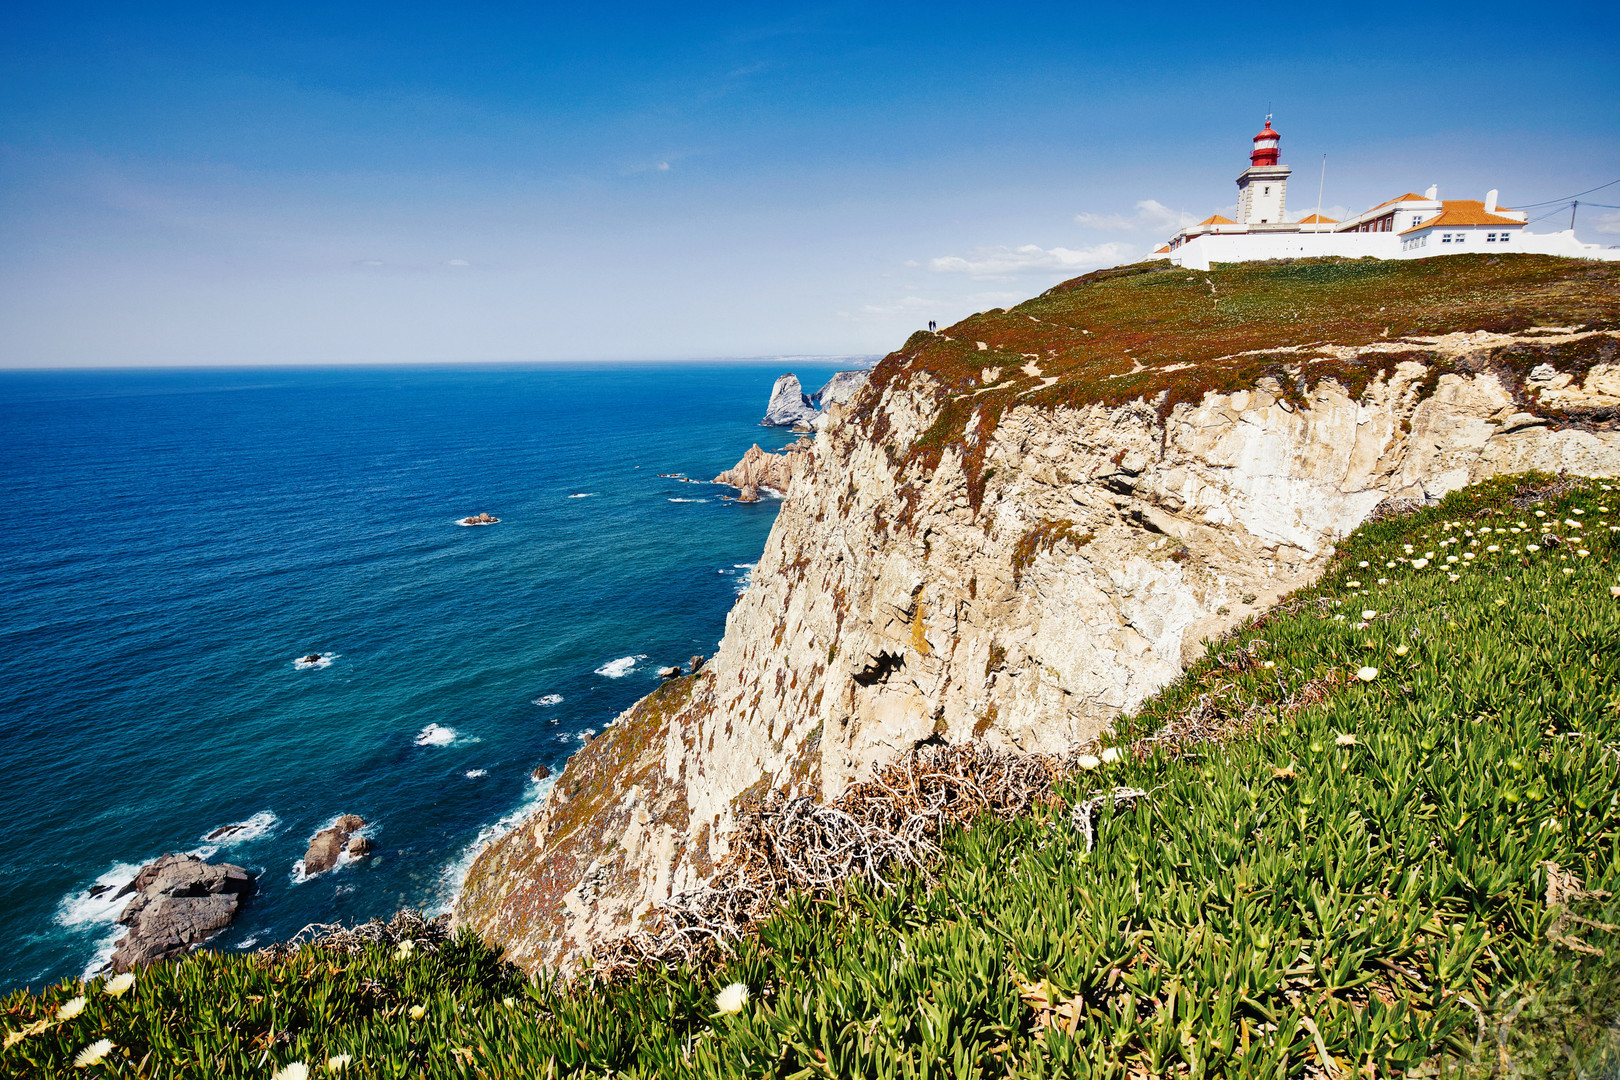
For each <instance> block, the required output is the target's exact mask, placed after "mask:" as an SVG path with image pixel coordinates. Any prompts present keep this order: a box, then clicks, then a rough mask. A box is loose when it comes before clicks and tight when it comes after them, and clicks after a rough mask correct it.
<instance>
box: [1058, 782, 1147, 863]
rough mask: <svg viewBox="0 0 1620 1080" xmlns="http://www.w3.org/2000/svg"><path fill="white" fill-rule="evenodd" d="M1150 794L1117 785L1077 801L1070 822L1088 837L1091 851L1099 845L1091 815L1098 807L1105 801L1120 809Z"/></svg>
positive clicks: (1071, 812)
mask: <svg viewBox="0 0 1620 1080" xmlns="http://www.w3.org/2000/svg"><path fill="white" fill-rule="evenodd" d="M1150 794H1151V793H1150V792H1146V791H1143V790H1142V789H1141V788H1134V787H1117V788H1115V789H1114V790H1113V791H1105V792H1103V793H1102V794H1101V795H1095V796H1093V797H1091V798H1089V799H1087V800H1086V801H1085V802H1080V803H1075V804H1074V808H1073V809H1072V810H1070V811H1069V824H1071V825H1073V826H1074V827H1075V829H1076V830H1077V831H1078V832H1079V833H1080V835H1081V836H1084V837H1085V838H1086V850H1087V851H1090V850H1091V849H1092V848H1094V847H1096V846H1097V835H1096V832H1095V830H1094V827H1093V826H1092V824H1091V815H1092V814H1095V813H1096V812H1097V809H1098V807H1100V806H1102V805H1103V803H1106V802H1112V803H1113V804H1114V809H1116V810H1118V809H1119V808H1120V807H1122V806H1129V805H1130V804H1131V803H1133V802H1135V801H1136V800H1137V799H1146V798H1148V797H1149V795H1150Z"/></svg>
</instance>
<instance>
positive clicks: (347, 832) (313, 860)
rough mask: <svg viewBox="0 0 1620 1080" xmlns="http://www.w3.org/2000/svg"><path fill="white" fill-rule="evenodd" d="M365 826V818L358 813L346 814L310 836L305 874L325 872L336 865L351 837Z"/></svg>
mask: <svg viewBox="0 0 1620 1080" xmlns="http://www.w3.org/2000/svg"><path fill="white" fill-rule="evenodd" d="M365 827H366V820H365V818H362V817H360V816H359V815H358V814H344V815H343V816H342V817H340V818H338V819H337V821H335V822H333V823H332V824H331V825H330V826H328V827H327V828H324V829H322V830H321V831H320V832H318V833H316V834H315V835H314V836H312V837H310V838H309V850H308V851H306V852H304V876H305V877H314V876H315V875H316V874H324V873H326V872H327V871H328V870H330V869H332V867H334V866H336V865H337V861H338V855H339V854H340V853H341V852H342V851H343V849H344V847H345V846H347V845H348V843H349V837H350V836H352V835H353V834H354V833H357V832H359V831H360V830H361V829H363V828H365Z"/></svg>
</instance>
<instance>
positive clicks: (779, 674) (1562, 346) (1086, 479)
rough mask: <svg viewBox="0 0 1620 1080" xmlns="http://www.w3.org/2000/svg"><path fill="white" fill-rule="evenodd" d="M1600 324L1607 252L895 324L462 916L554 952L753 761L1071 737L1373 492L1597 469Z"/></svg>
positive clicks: (1339, 267) (646, 874) (1237, 275)
mask: <svg viewBox="0 0 1620 1080" xmlns="http://www.w3.org/2000/svg"><path fill="white" fill-rule="evenodd" d="M1617 325H1620V268H1614V267H1592V266H1591V265H1590V264H1586V263H1577V262H1573V261H1565V260H1555V259H1548V258H1537V257H1518V258H1514V257H1508V258H1503V259H1486V258H1483V257H1478V258H1476V257H1461V258H1451V259H1444V260H1439V259H1437V260H1428V261H1425V262H1411V263H1391V264H1384V263H1375V262H1372V261H1362V262H1333V261H1312V262H1302V263H1296V264H1281V265H1264V264H1246V265H1243V266H1237V267H1230V268H1218V269H1217V270H1215V271H1213V272H1211V273H1208V274H1196V275H1193V274H1187V273H1186V272H1184V271H1180V270H1173V269H1168V268H1166V267H1165V266H1164V265H1163V264H1157V265H1155V264H1147V265H1143V266H1135V267H1125V268H1120V269H1118V270H1116V271H1109V272H1103V273H1099V274H1094V275H1088V276H1087V277H1085V278H1081V279H1076V280H1075V281H1073V282H1068V283H1065V284H1064V285H1062V286H1059V287H1057V288H1056V289H1053V290H1052V291H1050V292H1049V293H1047V294H1045V295H1043V296H1041V297H1038V298H1036V299H1034V300H1031V301H1029V302H1027V303H1025V304H1022V305H1020V306H1018V307H1016V308H1014V309H1012V310H1010V311H1000V310H997V311H992V312H987V313H983V314H981V315H976V316H973V317H971V318H969V319H966V320H964V321H963V322H961V323H959V324H957V325H956V326H953V327H950V328H949V329H947V330H946V331H944V332H943V333H940V334H926V333H919V334H916V335H913V337H912V338H911V339H910V340H909V341H908V342H907V343H906V345H905V347H904V348H902V349H901V350H899V351H898V352H896V353H894V354H891V355H890V356H889V357H888V358H886V359H885V360H884V361H883V362H882V364H880V365H879V366H878V368H877V369H875V371H874V372H873V373H872V377H871V381H870V384H869V386H868V387H867V388H866V389H865V390H863V391H862V392H860V393H859V394H858V395H857V396H856V397H855V398H854V399H853V400H851V401H850V402H849V403H848V404H847V405H845V406H838V405H835V406H833V407H832V408H831V409H830V410H829V413H828V422H827V423H826V425H825V427H824V429H823V431H822V432H821V433H820V434H819V435H818V436H817V438H816V439H815V440H814V443H813V445H812V447H811V449H810V450H809V451H808V452H806V453H804V454H802V455H800V456H798V457H797V459H796V460H795V461H794V463H793V466H792V471H791V478H790V484H791V486H790V489H789V490H790V494H789V496H788V498H787V499H786V500H785V501H784V503H783V506H782V509H781V512H780V515H779V517H778V519H777V522H776V524H775V527H774V528H773V530H772V532H771V535H770V538H769V540H768V541H767V543H766V547H765V551H764V553H763V554H762V556H761V559H760V562H759V564H758V567H757V569H756V570H755V573H754V576H753V581H752V584H751V586H750V588H749V590H748V591H747V593H746V594H745V595H744V596H743V597H742V598H741V599H740V600H739V601H738V603H737V606H736V607H735V608H734V609H733V611H732V613H731V614H730V616H729V617H728V619H727V624H726V634H725V638H724V640H723V642H722V644H721V647H720V650H719V652H718V653H717V654H716V656H715V657H714V658H713V659H712V660H711V661H710V662H709V663H708V664H707V665H706V666H705V667H704V668H703V670H702V672H701V673H700V674H698V675H697V676H695V677H688V678H686V679H682V680H677V681H676V683H672V684H670V685H668V686H666V687H664V688H662V689H660V691H658V692H657V693H656V694H654V695H653V696H652V697H650V698H648V699H646V700H644V701H643V702H641V703H638V704H637V706H635V707H634V708H632V709H631V710H629V711H627V712H626V713H625V714H623V715H622V716H621V717H620V718H619V719H618V721H617V722H616V723H615V724H614V725H613V726H612V727H611V728H610V729H609V730H608V731H607V732H606V733H604V734H603V735H602V736H600V737H598V738H597V739H595V740H593V741H592V742H591V743H590V744H588V745H587V746H586V747H585V748H584V749H582V750H581V751H580V752H579V753H578V754H577V755H576V756H575V757H574V759H573V760H572V761H571V762H570V763H569V765H568V767H567V769H566V770H565V772H564V774H563V776H562V778H561V779H560V780H559V782H558V784H557V787H556V789H555V790H554V792H553V794H552V797H551V800H550V802H549V803H548V805H547V806H546V808H545V809H544V810H543V811H542V812H541V813H540V814H539V815H537V816H536V817H535V818H534V819H532V820H531V821H529V822H527V823H525V824H524V825H523V826H522V827H520V828H518V829H517V830H514V831H513V832H512V833H510V834H509V835H508V836H506V837H505V838H503V839H502V840H500V841H498V842H497V843H495V844H493V845H491V847H490V848H489V849H487V850H486V851H485V852H484V853H483V854H482V855H481V856H480V857H479V859H478V860H477V862H476V863H475V865H474V866H473V868H472V870H471V872H470V873H469V875H468V879H467V885H466V887H465V889H464V891H463V893H462V895H461V897H460V898H459V899H458V902H457V905H456V910H455V917H456V920H457V921H458V922H459V923H462V924H466V925H470V926H472V927H475V928H476V929H478V930H480V931H481V932H482V933H484V934H485V935H486V936H487V937H488V938H490V939H491V940H492V941H495V942H498V943H499V944H501V945H503V946H504V947H505V948H506V949H507V952H508V955H509V956H510V957H511V958H512V959H513V960H515V961H517V962H519V963H520V964H523V965H524V966H526V967H529V968H533V967H537V966H541V965H563V966H566V965H569V964H572V963H575V962H577V961H578V960H579V959H580V957H581V956H583V955H585V954H587V953H588V951H589V949H590V947H591V945H592V943H593V942H595V941H599V940H601V939H603V938H604V937H609V936H613V935H616V934H619V933H623V932H625V931H627V930H629V929H631V928H633V927H635V926H636V925H638V924H639V922H640V921H641V920H642V919H643V918H644V917H645V916H646V915H647V913H648V912H649V911H651V910H652V908H653V906H654V905H655V904H656V903H658V902H659V901H661V900H663V899H666V898H668V897H669V896H670V895H672V894H673V893H676V892H680V891H682V890H686V889H691V888H694V887H697V886H699V885H701V884H702V883H703V882H704V881H705V880H706V879H707V876H708V875H709V874H710V872H711V871H712V869H713V866H714V864H715V860H717V859H718V858H720V857H722V856H723V854H724V852H725V850H726V844H727V836H728V833H729V832H730V830H731V827H732V823H733V820H734V815H735V812H736V810H737V808H738V807H739V806H742V805H746V804H747V803H749V802H750V801H751V800H754V799H757V798H758V797H759V796H760V795H762V794H763V793H764V792H765V791H767V790H770V789H771V788H785V789H787V790H789V791H790V792H802V793H809V794H813V795H817V796H820V797H831V796H834V795H836V794H837V793H839V792H840V791H842V790H844V789H845V788H846V787H847V786H848V785H849V784H850V783H851V782H852V781H855V780H859V779H864V778H866V777H868V776H870V775H871V773H872V771H873V769H874V768H876V767H878V766H880V765H881V764H882V763H884V762H886V761H889V760H891V759H893V758H894V757H895V756H896V755H898V754H899V753H901V752H903V751H904V750H906V749H908V748H910V747H912V746H913V745H915V744H916V743H917V742H919V741H923V740H927V739H930V738H941V739H944V740H946V741H948V742H958V741H963V740H967V739H971V738H982V739H984V740H986V741H987V742H989V743H991V744H992V745H995V746H998V747H1006V748H1012V749H1017V750H1023V751H1042V750H1059V749H1064V748H1066V747H1069V746H1072V745H1074V744H1076V743H1083V742H1085V741H1086V740H1089V739H1092V738H1094V737H1095V736H1097V734H1098V733H1099V732H1101V731H1102V730H1104V728H1105V727H1106V726H1107V725H1108V724H1109V723H1110V722H1111V721H1112V720H1113V718H1115V717H1116V716H1118V715H1119V714H1120V713H1121V712H1124V711H1128V710H1131V709H1132V708H1133V707H1135V706H1136V705H1137V704H1138V703H1140V702H1142V701H1143V700H1144V698H1146V697H1147V696H1148V695H1149V694H1151V693H1152V692H1153V691H1155V690H1156V689H1158V688H1159V687H1162V686H1163V685H1164V684H1165V683H1167V682H1168V681H1170V680H1171V679H1172V678H1174V677H1175V676H1176V675H1177V674H1178V673H1179V672H1180V671H1181V669H1182V665H1183V664H1184V663H1185V662H1186V661H1187V660H1188V659H1189V658H1190V657H1192V656H1194V655H1196V654H1197V653H1198V651H1199V648H1200V642H1201V640H1202V639H1204V638H1206V637H1213V636H1216V635H1218V634H1220V633H1221V632H1223V631H1224V630H1226V629H1228V628H1230V627H1232V626H1233V625H1235V624H1236V623H1237V622H1238V621H1240V620H1241V619H1242V618H1244V617H1245V616H1246V615H1248V614H1251V613H1253V612H1256V611H1258V610H1260V609H1261V608H1263V607H1264V606H1265V605H1267V604H1269V603H1270V602H1271V601H1272V600H1274V599H1275V598H1277V597H1279V596H1281V595H1283V594H1285V593H1287V592H1289V591H1290V590H1292V589H1294V588H1295V587H1297V586H1299V585H1301V584H1303V583H1306V582H1308V581H1310V580H1311V579H1312V578H1313V577H1314V576H1315V575H1316V574H1317V573H1318V572H1319V571H1320V569H1321V567H1322V566H1323V564H1324V562H1325V560H1326V559H1327V557H1328V556H1329V555H1330V554H1331V552H1332V550H1333V544H1334V542H1335V540H1337V539H1338V538H1340V537H1342V536H1343V535H1345V534H1346V533H1348V532H1349V531H1350V530H1351V529H1353V528H1354V527H1355V526H1356V525H1358V524H1359V523H1361V522H1362V521H1363V520H1365V519H1366V518H1367V517H1368V516H1369V515H1370V514H1371V513H1372V512H1373V511H1374V510H1375V509H1376V508H1377V507H1378V506H1379V505H1380V504H1383V503H1385V502H1386V501H1388V500H1410V501H1412V502H1417V503H1425V502H1432V501H1434V500H1436V499H1438V498H1440V497H1441V496H1443V495H1444V494H1446V493H1447V492H1450V491H1453V490H1456V489H1458V488H1460V487H1462V486H1464V485H1466V484H1468V483H1470V482H1471V481H1475V480H1479V479H1481V478H1484V477H1487V476H1490V475H1494V474H1496V473H1502V472H1514V471H1520V470H1526V469H1541V470H1545V471H1549V472H1561V471H1567V472H1572V473H1579V474H1586V475H1594V474H1613V473H1616V472H1620V431H1617V430H1616V420H1617V418H1620V366H1617V355H1620V348H1617V345H1620V333H1617V331H1616V329H1615V327H1616V326H1617ZM1371 572H1374V571H1372V570H1371V569H1369V573H1371Z"/></svg>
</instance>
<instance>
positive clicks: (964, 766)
mask: <svg viewBox="0 0 1620 1080" xmlns="http://www.w3.org/2000/svg"><path fill="white" fill-rule="evenodd" d="M1067 772H1068V769H1067V767H1066V765H1065V764H1064V760H1063V759H1062V758H1057V757H1050V756H1046V755H1040V754H1032V755H1025V754H1014V753H1007V752H1004V751H999V750H993V749H991V748H990V747H988V746H985V745H984V744H983V743H964V744H961V745H957V746H943V745H923V746H920V747H917V748H916V749H914V750H912V751H911V752H910V753H908V754H907V755H906V756H905V757H903V758H901V759H900V760H899V761H896V762H895V763H893V764H892V765H890V766H888V767H887V768H885V769H884V770H883V771H882V772H881V773H879V774H878V775H877V776H876V777H875V778H873V779H872V780H870V781H868V782H866V783H862V784H855V785H853V786H852V787H850V788H849V790H847V791H845V792H844V793H843V795H841V796H839V797H838V798H837V799H836V800H834V801H833V802H831V803H829V804H827V805H817V804H816V803H815V802H814V801H813V800H811V799H809V798H793V799H790V798H788V797H787V796H785V795H784V794H782V793H781V792H776V793H773V794H772V795H771V796H769V797H768V798H767V799H766V800H765V802H764V803H763V804H762V805H761V806H760V807H759V808H758V809H756V810H755V811H753V812H751V813H748V814H745V815H743V817H742V820H741V821H740V822H739V825H738V829H737V832H736V833H735V834H734V835H733V836H732V838H731V845H730V850H729V852H728V854H727V855H726V858H725V860H724V861H723V862H722V864H721V866H720V867H719V869H718V871H717V873H716V876H715V880H714V883H713V884H712V885H711V886H709V887H706V888H703V889H698V890H695V891H693V892H689V893H683V894H681V895H679V896H675V897H672V898H671V899H670V900H669V901H667V902H666V903H664V904H663V905H661V906H660V907H659V908H658V909H657V911H656V912H655V913H654V914H653V916H652V919H651V922H650V923H649V925H648V927H647V928H646V929H644V930H642V931H640V932H638V933H635V934H630V935H627V936H625V937H621V938H617V939H615V940H613V941H609V942H606V943H605V944H603V945H602V946H600V947H599V948H598V949H597V950H596V954H595V956H594V958H593V961H594V963H593V966H592V969H591V974H592V976H593V977H594V978H597V979H605V980H613V979H618V978H622V977H625V976H627V975H629V974H631V973H632V972H634V971H636V970H637V969H639V968H642V967H645V966H648V965H660V966H666V967H673V966H675V965H678V964H682V963H697V962H701V961H703V960H705V959H708V958H710V957H712V956H713V955H715V954H716V953H723V952H727V951H729V946H728V945H727V942H729V941H732V940H735V939H737V938H739V937H741V936H742V935H743V934H745V933H747V932H748V930H749V929H750V928H751V927H752V926H753V924H755V923H757V922H759V921H760V920H762V919H764V918H766V917H768V916H769V915H771V914H772V913H774V912H775V911H776V910H777V909H778V908H779V907H780V906H781V905H782V903H783V902H784V901H786V899H787V898H788V896H789V894H791V893H795V892H798V893H804V894H808V895H810V896H826V895H829V894H831V893H833V892H835V891H837V890H839V889H841V888H844V887H845V886H847V885H848V884H849V883H850V882H852V881H862V882H865V883H866V884H867V885H869V886H871V887H873V888H876V889H879V890H887V889H890V888H893V887H894V884H895V881H894V878H895V877H896V876H897V875H898V874H901V873H904V872H905V871H907V870H920V871H922V872H924V873H926V872H927V869H928V866H929V865H930V863H931V862H932V860H933V858H934V857H935V856H937V855H938V854H939V848H938V847H937V841H938V840H939V837H940V834H941V832H942V831H943V830H944V829H945V828H946V827H947V826H950V825H966V824H968V823H969V822H971V821H973V820H974V819H975V818H977V817H979V816H980V815H981V814H986V813H992V814H997V815H999V816H1001V817H1004V818H1005V817H1011V816H1013V815H1016V814H1019V813H1022V812H1024V811H1026V810H1028V809H1029V808H1030V807H1031V806H1033V805H1036V804H1051V803H1052V802H1054V801H1055V800H1054V796H1053V795H1052V785H1053V784H1054V783H1055V782H1056V781H1057V780H1058V779H1060V778H1061V777H1062V776H1064V775H1065V774H1066V773H1067Z"/></svg>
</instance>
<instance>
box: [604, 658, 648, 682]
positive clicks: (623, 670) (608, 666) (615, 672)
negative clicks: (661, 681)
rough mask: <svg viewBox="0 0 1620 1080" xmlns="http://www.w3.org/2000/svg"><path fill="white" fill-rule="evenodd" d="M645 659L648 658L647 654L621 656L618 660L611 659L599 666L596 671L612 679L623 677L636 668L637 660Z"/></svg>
mask: <svg viewBox="0 0 1620 1080" xmlns="http://www.w3.org/2000/svg"><path fill="white" fill-rule="evenodd" d="M645 659H647V657H646V656H645V655H641V656H621V657H619V658H618V659H617V660H609V661H608V662H607V663H605V664H603V665H602V666H601V667H599V668H597V669H596V673H597V674H598V675H605V676H607V677H608V678H610V679H622V678H624V677H625V676H626V675H628V674H630V672H631V671H632V670H633V669H634V668H635V666H636V661H638V660H645Z"/></svg>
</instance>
